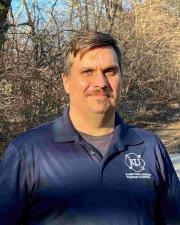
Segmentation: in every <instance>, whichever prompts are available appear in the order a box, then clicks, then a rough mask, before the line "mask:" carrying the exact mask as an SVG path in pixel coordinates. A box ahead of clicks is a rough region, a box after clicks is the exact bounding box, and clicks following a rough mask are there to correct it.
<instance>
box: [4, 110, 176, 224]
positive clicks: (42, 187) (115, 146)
mask: <svg viewBox="0 0 180 225" xmlns="http://www.w3.org/2000/svg"><path fill="white" fill-rule="evenodd" d="M179 217H180V183H179V180H178V177H177V175H176V173H175V170H174V168H173V165H172V163H171V160H170V158H169V156H168V154H167V151H166V149H165V147H164V146H163V144H162V143H161V141H160V140H159V139H158V138H157V137H156V136H154V135H153V134H152V133H150V132H147V131H144V130H142V129H139V128H135V127H130V126H129V125H127V124H125V123H124V122H123V121H122V120H121V119H120V118H119V117H118V115H116V127H115V131H114V136H113V139H112V142H111V144H110V146H109V149H108V152H107V154H106V155H105V156H104V157H103V158H102V156H101V154H99V152H98V150H97V149H95V148H94V147H93V146H91V145H90V144H88V143H86V142H85V141H84V140H83V139H82V138H81V137H80V135H79V134H78V132H77V131H76V130H75V129H74V127H73V125H72V123H71V121H70V119H69V114H68V109H66V110H65V111H64V114H63V116H62V117H59V118H58V119H56V120H54V121H52V122H49V123H46V124H44V125H42V126H40V127H37V128H35V129H31V130H29V131H27V132H25V133H23V134H21V135H20V136H18V137H17V138H15V139H14V140H13V141H12V142H11V143H10V145H9V147H8V149H7V151H6V153H5V155H4V158H3V159H2V160H1V162H0V225H21V224H23V225H165V224H169V223H171V224H180V223H179V222H178V219H179ZM172 221H173V222H174V223H172ZM175 221H176V223H175Z"/></svg>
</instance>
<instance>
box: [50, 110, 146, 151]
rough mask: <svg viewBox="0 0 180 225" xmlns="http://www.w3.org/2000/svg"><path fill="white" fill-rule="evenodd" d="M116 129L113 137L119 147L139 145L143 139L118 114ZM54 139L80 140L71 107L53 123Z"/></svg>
mask: <svg viewBox="0 0 180 225" xmlns="http://www.w3.org/2000/svg"><path fill="white" fill-rule="evenodd" d="M115 125H116V128H115V131H114V137H113V139H114V140H116V143H117V144H116V145H117V147H120V146H122V145H123V146H127V145H138V144H141V143H143V140H142V139H141V138H140V137H139V136H138V135H137V133H136V132H135V131H134V129H133V128H132V127H131V126H129V125H127V124H126V123H124V122H123V120H122V119H121V118H120V116H119V115H118V114H116V117H115ZM52 132H53V139H54V141H55V142H71V141H75V142H79V141H80V137H79V135H78V132H77V131H76V129H75V128H74V127H73V125H72V122H71V120H70V117H69V108H66V109H65V110H64V113H63V115H62V116H61V117H59V118H57V119H55V120H54V121H53V125H52Z"/></svg>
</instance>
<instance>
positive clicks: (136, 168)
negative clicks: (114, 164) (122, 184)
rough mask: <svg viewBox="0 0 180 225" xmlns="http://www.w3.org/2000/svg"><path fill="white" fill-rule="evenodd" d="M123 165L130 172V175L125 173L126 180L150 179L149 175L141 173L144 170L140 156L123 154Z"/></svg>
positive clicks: (143, 163) (143, 162)
mask: <svg viewBox="0 0 180 225" xmlns="http://www.w3.org/2000/svg"><path fill="white" fill-rule="evenodd" d="M125 164H126V166H127V167H128V168H129V169H130V170H132V172H130V173H126V177H127V178H128V179H150V178H151V174H150V173H147V172H145V173H143V172H142V171H144V170H145V165H146V163H145V161H144V160H143V159H142V157H141V155H137V154H135V153H129V154H125Z"/></svg>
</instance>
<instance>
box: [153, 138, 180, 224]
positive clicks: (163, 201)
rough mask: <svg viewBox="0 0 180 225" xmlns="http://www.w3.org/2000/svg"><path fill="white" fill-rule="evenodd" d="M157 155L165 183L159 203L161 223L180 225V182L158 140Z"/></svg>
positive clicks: (163, 147)
mask: <svg viewBox="0 0 180 225" xmlns="http://www.w3.org/2000/svg"><path fill="white" fill-rule="evenodd" d="M156 155H157V161H158V164H159V167H160V170H161V171H160V172H161V175H162V177H163V181H164V182H163V184H162V188H161V196H160V198H159V203H158V206H159V210H158V211H159V212H160V217H161V221H163V223H162V224H164V225H175V224H176V225H179V224H180V181H179V178H178V176H177V174H176V172H175V169H174V167H173V164H172V162H171V159H170V157H169V155H168V152H167V150H166V148H165V146H164V145H163V144H162V142H161V141H160V140H159V139H158V138H157V145H156Z"/></svg>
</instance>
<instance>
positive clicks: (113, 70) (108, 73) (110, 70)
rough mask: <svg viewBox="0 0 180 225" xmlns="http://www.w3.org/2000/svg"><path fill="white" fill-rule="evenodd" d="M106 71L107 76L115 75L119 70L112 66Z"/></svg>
mask: <svg viewBox="0 0 180 225" xmlns="http://www.w3.org/2000/svg"><path fill="white" fill-rule="evenodd" d="M104 73H105V75H106V76H114V75H116V74H117V71H116V69H114V68H110V69H107V70H106V71H105V72H104Z"/></svg>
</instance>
